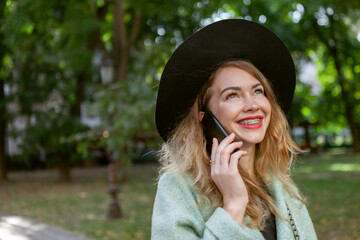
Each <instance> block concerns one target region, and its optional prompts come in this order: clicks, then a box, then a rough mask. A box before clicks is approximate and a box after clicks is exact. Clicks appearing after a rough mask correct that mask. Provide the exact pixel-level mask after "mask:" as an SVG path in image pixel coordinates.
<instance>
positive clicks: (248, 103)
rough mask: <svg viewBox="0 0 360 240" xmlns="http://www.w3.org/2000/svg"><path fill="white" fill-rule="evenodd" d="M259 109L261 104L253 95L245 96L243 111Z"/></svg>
mask: <svg viewBox="0 0 360 240" xmlns="http://www.w3.org/2000/svg"><path fill="white" fill-rule="evenodd" d="M257 110H259V105H258V104H257V103H256V101H255V100H254V98H253V97H252V96H249V95H247V96H245V97H244V106H243V111H245V112H252V111H257Z"/></svg>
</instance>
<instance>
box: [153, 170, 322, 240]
mask: <svg viewBox="0 0 360 240" xmlns="http://www.w3.org/2000/svg"><path fill="white" fill-rule="evenodd" d="M268 190H269V193H270V195H271V196H272V197H273V199H274V200H275V204H276V206H277V207H278V209H279V210H280V212H281V214H282V215H283V216H285V217H286V218H288V216H289V215H288V212H287V208H286V203H287V205H288V206H289V209H290V211H291V214H292V216H293V219H294V222H295V225H296V227H297V230H298V234H299V236H300V240H305V239H306V240H314V239H317V238H316V234H315V230H314V226H313V224H312V221H311V219H310V216H309V213H308V211H307V209H306V207H305V205H304V204H302V203H301V202H300V201H298V200H297V199H294V198H292V197H291V196H290V195H289V194H288V192H287V191H285V190H284V188H283V187H282V184H281V182H280V181H276V180H275V181H273V183H272V184H271V185H268ZM248 222H249V218H248V217H245V219H244V223H243V225H242V226H241V227H239V225H238V224H237V223H236V222H235V221H234V220H233V219H232V218H231V216H230V215H229V214H228V213H227V212H226V211H225V210H224V209H223V208H221V207H217V208H215V207H213V206H212V205H211V204H207V203H204V202H202V203H200V197H199V195H198V193H197V192H196V190H195V188H194V187H193V185H192V182H191V178H190V177H189V176H185V175H180V174H175V173H166V174H164V175H163V176H162V177H161V178H160V180H159V183H158V189H157V193H156V197H155V203H154V209H153V215H152V227H151V239H153V240H172V239H174V240H177V239H179V240H188V239H189V240H192V239H207V240H212V239H225V240H236V239H239V240H257V239H264V238H263V236H262V234H261V233H260V231H259V230H257V229H250V228H249V227H248V226H247V223H248ZM276 231H277V239H278V240H293V239H295V238H294V234H293V231H292V228H291V225H290V223H289V222H288V221H286V220H284V219H282V218H279V217H276Z"/></svg>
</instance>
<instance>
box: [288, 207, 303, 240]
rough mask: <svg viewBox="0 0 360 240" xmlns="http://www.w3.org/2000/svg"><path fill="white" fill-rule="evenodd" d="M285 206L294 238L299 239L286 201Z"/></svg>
mask: <svg viewBox="0 0 360 240" xmlns="http://www.w3.org/2000/svg"><path fill="white" fill-rule="evenodd" d="M286 208H287V211H288V214H289V218H290V223H291V228H292V230H293V233H294V237H295V240H300V236H299V232H298V230H297V228H296V225H295V221H294V219H293V217H292V214H291V212H290V209H289V206H288V205H287V203H286Z"/></svg>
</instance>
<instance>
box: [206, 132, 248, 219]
mask: <svg viewBox="0 0 360 240" xmlns="http://www.w3.org/2000/svg"><path fill="white" fill-rule="evenodd" d="M234 139H235V134H234V133H232V134H230V135H229V136H228V137H226V138H225V139H224V140H223V141H221V143H220V144H219V143H218V141H217V139H216V138H214V139H213V144H212V151H211V161H212V166H211V178H212V179H213V181H214V182H215V184H216V186H217V187H218V189H219V190H220V192H221V194H222V196H223V201H224V206H223V208H224V209H225V211H227V212H228V213H229V214H230V216H231V217H232V218H233V219H234V220H235V221H236V222H237V223H238V224H239V226H241V225H242V222H243V219H244V214H245V209H246V205H247V203H248V201H249V197H248V193H247V189H246V186H245V183H244V181H243V179H242V177H241V175H240V173H239V169H238V161H239V159H240V158H241V157H242V156H245V155H246V154H247V152H246V151H242V150H238V151H236V152H234V150H236V149H239V148H240V147H241V146H242V142H233V141H234Z"/></svg>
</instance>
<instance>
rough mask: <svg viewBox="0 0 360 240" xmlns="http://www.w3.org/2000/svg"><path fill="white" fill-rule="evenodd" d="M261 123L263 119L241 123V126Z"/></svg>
mask: <svg viewBox="0 0 360 240" xmlns="http://www.w3.org/2000/svg"><path fill="white" fill-rule="evenodd" d="M260 121H261V119H260V118H257V119H250V120H243V121H240V122H239V123H240V124H241V125H254V124H258V123H259V122H260Z"/></svg>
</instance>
